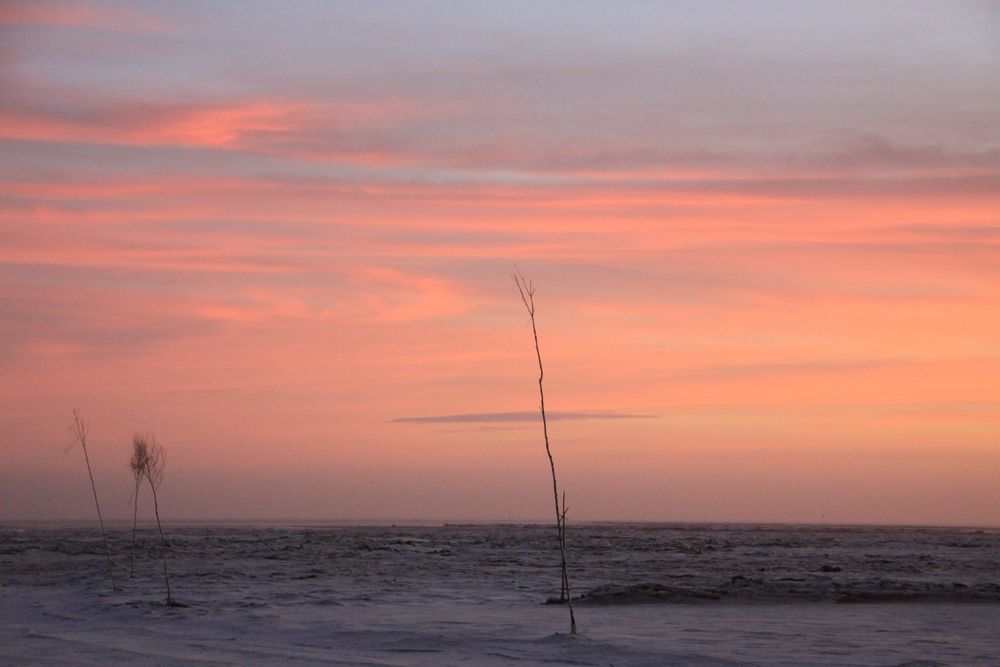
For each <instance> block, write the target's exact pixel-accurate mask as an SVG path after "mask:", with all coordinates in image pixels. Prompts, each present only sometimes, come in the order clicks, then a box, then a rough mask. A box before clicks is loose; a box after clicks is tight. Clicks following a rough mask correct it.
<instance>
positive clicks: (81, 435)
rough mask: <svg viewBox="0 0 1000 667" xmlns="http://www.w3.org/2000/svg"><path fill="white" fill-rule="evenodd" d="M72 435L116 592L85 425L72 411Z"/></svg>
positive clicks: (109, 547) (78, 415)
mask: <svg viewBox="0 0 1000 667" xmlns="http://www.w3.org/2000/svg"><path fill="white" fill-rule="evenodd" d="M72 429H73V434H74V435H75V436H76V439H77V440H78V441H79V442H80V447H81V448H82V449H83V460H84V461H85V462H86V463H87V475H88V476H89V477H90V490H91V491H93V492H94V505H95V506H96V507H97V522H98V523H99V524H100V526H101V539H102V540H103V541H104V553H105V554H106V555H107V557H108V577H109V578H110V579H111V590H112V591H117V590H118V582H116V581H115V566H114V564H113V563H112V562H111V543H110V542H108V533H107V531H106V530H104V516H103V515H102V514H101V503H100V501H98V499H97V484H95V483H94V472H93V470H91V468H90V455H89V454H87V430H88V429H87V424H86V423H84V421H83V420H82V419H81V418H80V414H79V413H78V412H77V411H76V410H74V411H73V426H72Z"/></svg>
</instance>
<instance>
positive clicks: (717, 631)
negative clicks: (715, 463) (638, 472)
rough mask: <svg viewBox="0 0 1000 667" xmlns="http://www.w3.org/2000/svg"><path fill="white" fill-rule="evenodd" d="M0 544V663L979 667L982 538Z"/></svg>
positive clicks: (530, 531) (616, 534)
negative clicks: (566, 554)
mask: <svg viewBox="0 0 1000 667" xmlns="http://www.w3.org/2000/svg"><path fill="white" fill-rule="evenodd" d="M168 537H169V539H170V554H169V561H168V566H169V568H170V572H171V584H172V588H173V592H174V597H175V598H176V599H177V600H178V601H179V602H181V603H182V604H183V605H185V606H181V607H168V606H167V605H165V604H164V603H163V599H164V587H163V580H162V570H161V569H160V568H161V565H160V563H159V561H158V560H157V558H158V553H159V552H158V548H157V541H156V540H157V538H156V535H155V533H154V531H152V530H150V529H148V528H147V529H145V530H143V531H141V535H140V552H139V556H138V558H137V561H136V575H137V576H136V577H134V578H129V577H128V576H127V575H128V561H129V558H128V553H129V533H128V531H127V530H122V529H118V530H115V531H114V533H113V544H112V546H113V549H114V557H115V561H114V562H115V571H116V575H117V576H118V579H119V584H120V587H121V590H120V591H118V592H112V590H111V586H110V583H109V581H108V576H107V568H106V561H105V560H104V552H103V549H102V544H101V541H100V538H99V535H98V534H97V532H96V531H95V530H94V529H93V528H89V527H88V528H83V527H78V528H60V529H38V528H13V527H6V528H3V527H0V663H3V664H19V665H20V664H107V663H111V662H130V663H142V664H149V663H156V664H193V663H228V664H247V663H274V664H290V663H321V664H370V665H413V664H417V665H447V664H460V663H464V664H475V665H493V664H503V665H511V664H543V663H544V664H578V665H669V664H678V665H747V664H763V665H782V664H785V665H906V664H909V665H934V664H949V665H951V664H955V665H975V664H982V665H997V664H1000V640H998V639H997V629H998V627H1000V626H998V624H997V623H998V619H1000V533H998V532H996V531H968V530H927V529H924V530H920V529H901V528H892V529H872V528H808V527H799V528H796V527H750V526H649V525H621V524H609V525H591V526H581V527H576V528H572V529H571V533H570V549H571V553H570V561H571V564H572V572H571V575H572V583H573V586H574V594H575V595H580V596H582V597H580V598H579V599H578V601H577V605H576V616H577V622H578V625H579V629H580V632H579V634H578V635H577V636H576V637H575V638H574V637H570V636H569V635H568V633H567V630H568V615H567V610H566V608H565V607H564V606H560V605H551V604H549V605H547V604H542V602H544V600H545V599H546V597H548V596H549V595H552V594H554V593H557V592H558V590H557V588H558V569H557V561H556V557H555V556H556V552H555V551H554V547H555V537H554V529H552V528H551V527H549V526H443V527H426V528H421V527H399V528H396V527H388V526H386V527H322V526H315V527H271V528H260V527H257V528H254V527H210V526H187V527H182V526H171V527H170V528H169V530H168Z"/></svg>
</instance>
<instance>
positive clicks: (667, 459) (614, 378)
mask: <svg viewBox="0 0 1000 667" xmlns="http://www.w3.org/2000/svg"><path fill="white" fill-rule="evenodd" d="M998 71H1000V10H998V9H997V6H995V5H991V4H989V3H978V2H972V1H970V2H950V3H947V2H938V3H923V2H912V3H863V2H828V3H796V2H765V3H745V4H736V5H733V4H731V3H718V4H717V3H711V2H710V3H677V4H670V3H667V4H658V3H649V4H647V3H634V4H625V5H623V6H619V5H618V4H616V3H565V4H564V3H544V4H542V5H541V6H539V5H536V4H535V3H527V2H526V3H519V2H515V3H492V4H490V3H484V4H478V3H471V4H470V3H428V4H419V5H409V4H403V5H397V4H376V3H367V2H362V3H352V2H346V3H324V2H318V3H310V2H290V3H283V4H281V5H280V6H279V5H267V4H256V3H231V4H230V3H213V4H209V5H201V4H197V3H196V4H190V5H189V4H186V3H124V4H120V3H114V2H111V3H89V2H53V3H47V2H41V3H38V2H30V3H29V2H10V3H3V5H2V6H0V90H2V91H3V92H2V93H0V377H2V382H0V519H37V518H53V519H62V518H87V517H90V516H91V513H92V510H93V507H92V505H90V504H88V503H91V498H90V497H89V496H88V495H87V494H88V493H89V482H88V481H87V479H86V477H85V476H82V474H81V469H80V468H81V466H80V462H79V461H78V460H77V459H76V458H75V457H74V456H72V455H66V454H64V450H65V448H66V446H67V445H68V444H70V442H71V437H70V434H69V432H68V431H67V426H68V425H69V423H70V422H71V420H72V410H73V409H79V410H80V412H81V413H82V414H83V415H84V416H85V417H86V418H87V419H88V420H89V421H90V422H91V426H92V432H91V440H92V445H91V448H92V450H91V457H92V463H93V465H94V467H95V475H96V476H97V478H98V483H99V484H101V485H102V486H103V488H104V489H105V490H106V495H107V499H106V501H105V502H106V504H107V508H108V510H107V511H108V512H109V513H110V514H111V515H112V516H121V517H124V516H126V515H128V516H131V515H129V514H128V511H129V504H128V497H129V485H130V483H131V480H130V476H129V472H128V470H127V462H128V456H129V448H130V446H131V445H130V443H131V437H132V435H133V433H136V432H146V431H152V432H155V434H156V437H157V439H158V440H159V441H160V442H161V443H163V444H164V446H165V447H166V449H167V451H168V452H169V466H168V470H167V475H168V479H167V481H166V482H165V483H164V486H163V492H162V493H163V495H164V496H165V497H166V498H168V499H169V507H170V508H171V511H172V512H173V513H174V516H175V517H178V518H324V519H381V520H391V519H427V520H473V519H489V520H507V519H514V520H531V519H545V518H546V517H548V512H549V511H550V509H551V508H550V503H551V487H550V486H547V484H548V483H549V482H548V481H547V479H548V478H547V475H548V474H549V472H548V468H547V461H546V459H545V453H544V449H543V446H542V442H541V424H540V421H539V420H538V419H537V417H536V416H535V415H536V410H537V407H538V406H537V368H536V367H535V358H534V350H533V348H532V347H531V345H532V341H531V337H530V327H529V324H528V321H527V317H526V315H525V312H524V309H523V306H522V304H521V302H520V300H519V297H518V295H517V292H516V290H515V288H514V285H513V282H512V280H511V275H512V273H513V272H514V271H515V270H516V269H518V268H519V269H520V270H521V271H522V272H523V273H524V274H525V275H526V276H528V277H529V278H531V279H532V280H533V282H534V284H535V286H536V287H537V294H536V297H535V298H536V301H537V304H538V327H539V335H540V344H541V349H542V354H543V355H544V358H545V363H546V387H545V389H546V400H547V403H548V407H549V409H551V410H552V411H553V412H554V413H555V416H556V419H555V420H554V421H552V423H551V424H550V430H551V436H552V442H553V450H554V453H555V455H556V456H557V457H558V461H559V464H560V467H561V479H560V484H561V485H562V486H563V487H564V488H565V489H566V491H567V494H568V497H569V502H568V505H569V507H570V518H571V520H575V521H584V520H619V519H621V520H624V519H628V520H662V521H700V520H712V521H789V522H845V523H855V522H860V523H894V522H902V523H921V524H962V525H994V526H995V525H1000V482H998V481H1000V435H998V434H1000V86H998V85H997V72H998ZM547 494H548V495H547Z"/></svg>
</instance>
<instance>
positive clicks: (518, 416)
mask: <svg viewBox="0 0 1000 667" xmlns="http://www.w3.org/2000/svg"><path fill="white" fill-rule="evenodd" d="M545 417H546V419H548V420H550V421H589V420H611V421H614V420H618V419H654V418H655V417H656V415H651V414H631V413H627V412H611V411H592V410H574V411H568V412H567V411H553V412H546V413H545ZM540 421H542V417H541V413H539V412H474V413H468V414H458V415H438V416H429V417H397V418H396V419H390V420H389V423H390V424H497V423H510V422H540Z"/></svg>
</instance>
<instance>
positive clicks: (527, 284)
mask: <svg viewBox="0 0 1000 667" xmlns="http://www.w3.org/2000/svg"><path fill="white" fill-rule="evenodd" d="M514 284H515V285H516V286H517V291H518V294H520V295H521V301H522V302H523V303H524V307H525V309H526V310H527V311H528V317H529V318H530V319H531V334H532V336H533V337H534V340H535V356H536V357H537V358H538V398H539V408H540V410H541V413H542V434H543V435H544V437H545V453H546V454H547V455H548V457H549V469H550V470H551V471H552V497H553V499H554V501H555V510H556V535H557V539H558V542H559V566H560V570H561V574H562V577H561V584H560V590H559V601H560V602H565V603H566V605H567V606H568V607H569V632H570V634H571V635H575V634H576V617H575V616H574V615H573V597H572V595H571V594H570V589H569V570H568V569H567V567H566V493H565V492H563V496H562V502H561V503H560V500H559V485H558V484H557V483H556V464H555V460H554V459H553V458H552V447H551V446H550V444H549V424H548V420H547V419H546V416H545V388H544V386H543V380H544V379H545V368H544V367H543V366H542V352H541V349H540V348H539V346H538V329H537V328H536V326H535V286H534V285H533V284H532V283H531V281H529V280H527V279H525V277H524V276H523V275H521V272H520V271H518V272H516V273H514Z"/></svg>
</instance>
